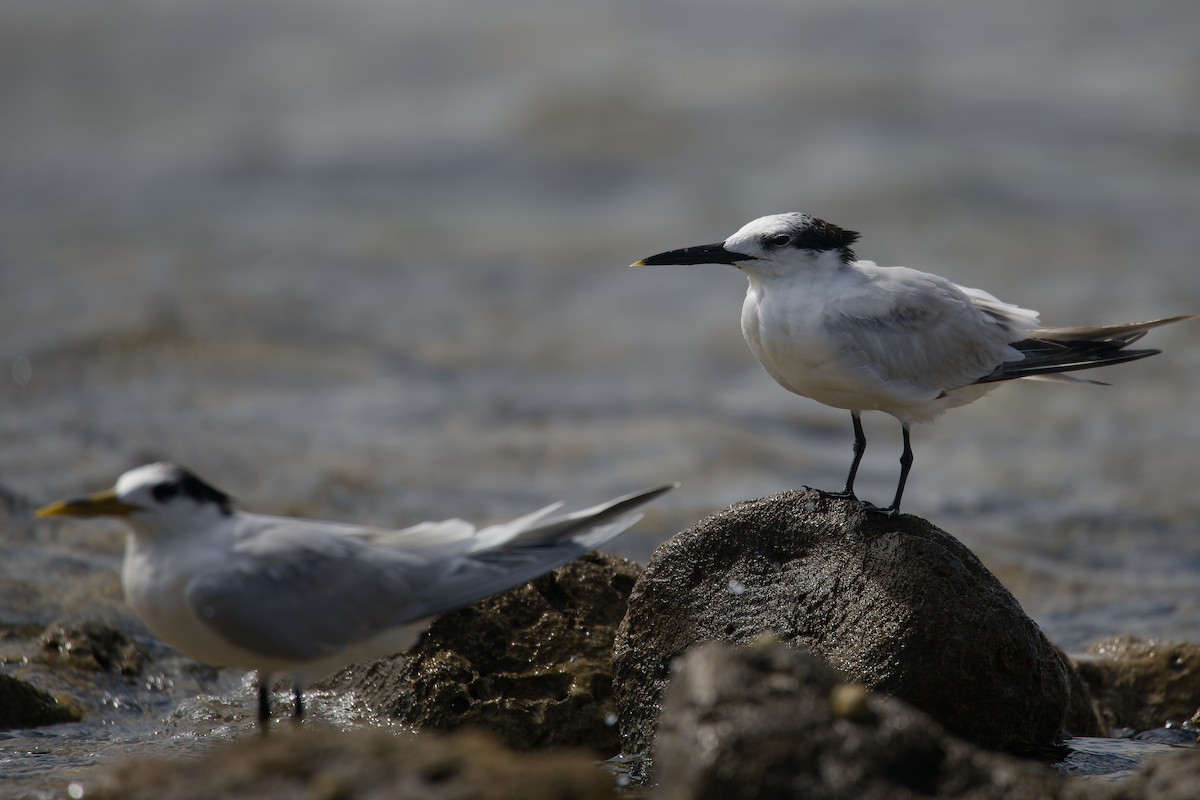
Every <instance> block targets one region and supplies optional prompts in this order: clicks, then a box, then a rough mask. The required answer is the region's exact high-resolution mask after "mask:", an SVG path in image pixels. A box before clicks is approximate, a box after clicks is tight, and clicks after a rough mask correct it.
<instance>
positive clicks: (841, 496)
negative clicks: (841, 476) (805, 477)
mask: <svg viewBox="0 0 1200 800" xmlns="http://www.w3.org/2000/svg"><path fill="white" fill-rule="evenodd" d="M813 491H814V492H816V493H817V494H819V495H821V497H826V498H828V499H830V500H857V499H858V495H856V494H855V493H854V492H853V491H852V490H847V489H842V490H841V491H840V492H830V491H826V490H825V489H813Z"/></svg>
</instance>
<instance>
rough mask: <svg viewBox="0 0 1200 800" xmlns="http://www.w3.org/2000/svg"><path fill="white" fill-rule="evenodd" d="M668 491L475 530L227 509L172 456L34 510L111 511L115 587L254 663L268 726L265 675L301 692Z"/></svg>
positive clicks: (154, 624) (403, 642) (191, 652)
mask: <svg viewBox="0 0 1200 800" xmlns="http://www.w3.org/2000/svg"><path fill="white" fill-rule="evenodd" d="M672 488H674V486H673V485H672V486H661V487H658V488H655V489H649V490H647V491H643V492H638V493H636V494H630V495H626V496H624V497H619V498H617V499H615V500H610V501H608V502H607V503H602V504H600V505H598V506H594V507H592V508H588V509H585V510H583V511H576V512H574V513H572V514H564V515H558V516H552V514H553V512H554V511H555V510H557V508H558V507H559V505H560V504H556V505H551V506H547V507H546V508H543V509H542V510H540V511H537V512H534V513H533V514H529V515H527V516H524V517H521V518H519V519H516V520H514V521H512V522H508V523H505V524H501V525H493V526H491V527H486V528H482V529H479V530H477V529H476V528H475V526H473V525H471V524H470V523H468V522H464V521H463V520H459V519H451V520H447V521H444V522H425V523H421V524H419V525H415V526H413V527H410V528H404V529H402V530H384V529H381V528H368V527H360V526H356V525H347V524H342V523H336V522H321V521H317V520H309V519H299V518H294V517H272V516H264V515H261V514H248V513H243V512H239V511H236V510H234V508H233V505H232V502H231V500H230V497H229V496H228V495H226V494H225V493H224V492H222V491H221V490H219V489H216V488H214V487H212V486H210V485H209V484H208V483H205V482H204V481H203V480H201V479H200V478H198V477H196V476H195V475H193V474H192V473H191V472H188V471H187V470H185V469H183V468H182V467H179V466H177V465H175V464H167V463H158V464H148V465H146V466H142V467H138V468H137V469H134V470H130V471H129V472H126V473H125V474H123V475H121V476H120V478H119V479H118V480H117V484H116V486H115V487H114V488H113V489H112V490H110V491H107V492H102V493H100V494H95V495H92V496H90V497H85V498H82V499H78V500H66V501H62V502H59V503H54V504H51V505H48V506H46V507H44V508H42V509H39V510H38V512H37V516H39V517H62V516H69V517H117V518H120V519H122V520H124V521H125V523H126V524H127V525H128V526H129V528H130V535H129V537H128V540H127V545H126V550H125V562H124V567H123V569H122V574H121V582H122V585H123V586H124V589H125V597H126V599H127V600H128V602H129V604H130V606H131V607H132V608H133V610H134V612H135V613H136V614H137V615H138V617H139V618H140V619H141V620H142V622H144V623H145V624H146V627H147V628H149V629H150V631H151V633H153V634H154V635H155V636H157V637H158V638H159V639H162V640H163V641H164V642H166V643H167V644H169V645H171V646H172V647H174V648H175V649H176V650H178V651H179V652H181V653H183V654H184V655H186V656H188V657H190V658H193V659H195V660H197V661H202V662H204V663H206V664H210V665H212V666H218V667H237V668H241V669H247V670H257V672H258V675H257V680H258V702H259V705H258V718H259V722H260V724H261V726H262V730H263V732H264V733H265V732H266V730H267V725H268V720H269V717H270V707H269V694H268V691H269V686H270V680H271V677H272V676H274V675H280V674H287V675H290V676H291V678H292V681H293V685H294V687H295V712H294V716H295V717H296V718H297V719H298V718H299V717H300V716H301V715H302V714H303V708H304V706H303V688H304V687H305V686H306V685H307V684H308V683H311V682H312V681H314V680H317V679H319V678H322V677H324V676H325V675H328V674H329V673H331V672H333V671H335V670H337V669H339V668H341V667H343V666H346V665H348V664H352V663H355V662H358V661H363V660H366V659H372V658H379V657H381V656H385V655H390V654H393V653H398V652H400V651H402V650H404V649H406V648H407V647H409V646H410V645H411V644H412V643H413V642H414V641H415V639H416V636H417V635H418V634H419V633H420V631H421V630H422V628H423V627H424V626H423V624H421V623H424V622H426V621H427V620H428V619H429V618H430V617H432V616H434V615H436V614H442V613H445V612H447V611H453V610H455V609H458V608H462V607H463V606H466V605H469V604H471V603H473V602H475V601H477V600H481V599H483V598H485V597H489V596H491V595H494V594H497V593H499V592H503V591H505V590H507V589H511V588H513V587H514V586H519V585H520V584H522V583H525V582H526V581H529V580H532V579H534V578H537V577H538V576H540V575H542V574H544V573H546V572H549V571H550V570H552V569H554V568H556V567H559V566H561V565H563V564H565V563H567V562H568V561H572V560H574V559H576V558H578V557H579V556H582V555H584V554H585V553H587V552H589V551H591V550H594V549H595V548H597V547H599V546H601V545H602V544H604V543H605V542H607V541H609V540H611V539H613V538H614V537H616V536H617V535H618V534H620V533H621V532H622V531H624V530H625V529H626V528H628V527H630V526H631V525H633V524H634V523H635V522H637V521H638V520H639V519H640V518H641V516H642V515H641V513H640V512H638V511H636V510H635V509H637V508H638V507H639V506H641V505H643V504H644V503H647V502H649V501H650V500H653V499H654V498H656V497H658V496H659V495H661V494H663V493H664V492H667V491H669V490H670V489H672Z"/></svg>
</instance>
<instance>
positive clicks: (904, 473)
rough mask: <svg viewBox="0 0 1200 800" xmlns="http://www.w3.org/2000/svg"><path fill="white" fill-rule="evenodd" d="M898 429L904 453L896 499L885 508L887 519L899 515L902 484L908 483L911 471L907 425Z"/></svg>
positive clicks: (911, 456)
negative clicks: (902, 437)
mask: <svg viewBox="0 0 1200 800" xmlns="http://www.w3.org/2000/svg"><path fill="white" fill-rule="evenodd" d="M900 428H901V430H903V431H904V452H903V453H901V454H900V483H899V484H898V485H897V486H896V499H894V500H892V504H891V505H890V506H888V507H887V515H888V516H889V517H894V516H896V515H897V514H899V513H900V498H901V497H903V496H904V484H905V483H906V482H907V481H908V471H909V470H910V469H912V463H913V451H912V445H911V444H910V443H909V441H908V424H907V423H904V422H902V423H900Z"/></svg>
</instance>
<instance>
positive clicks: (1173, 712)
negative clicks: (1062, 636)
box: [1075, 636, 1200, 731]
mask: <svg viewBox="0 0 1200 800" xmlns="http://www.w3.org/2000/svg"><path fill="white" fill-rule="evenodd" d="M1088 653H1089V655H1090V657H1089V658H1083V659H1079V660H1077V661H1076V663H1075V668H1076V669H1077V670H1078V671H1079V675H1080V677H1081V678H1082V679H1083V682H1084V683H1085V684H1087V687H1088V689H1089V690H1090V692H1091V694H1092V697H1093V698H1094V699H1095V701H1096V704H1097V705H1098V707H1099V709H1100V714H1101V716H1102V718H1103V719H1104V723H1105V724H1106V725H1107V726H1108V727H1109V728H1126V729H1133V730H1135V731H1142V730H1146V729H1148V728H1158V727H1159V726H1161V725H1163V724H1165V723H1168V722H1170V723H1174V724H1178V723H1182V722H1184V721H1186V720H1188V719H1189V718H1191V717H1192V716H1193V715H1194V714H1200V644H1193V643H1185V642H1171V641H1156V640H1143V639H1139V638H1137V637H1135V636H1114V637H1111V638H1108V639H1102V640H1100V641H1099V642H1096V643H1095V644H1094V645H1092V646H1091V647H1090V648H1088Z"/></svg>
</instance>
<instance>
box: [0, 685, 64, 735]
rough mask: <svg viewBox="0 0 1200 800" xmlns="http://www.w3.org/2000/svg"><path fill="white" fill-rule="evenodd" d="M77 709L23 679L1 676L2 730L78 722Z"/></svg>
mask: <svg viewBox="0 0 1200 800" xmlns="http://www.w3.org/2000/svg"><path fill="white" fill-rule="evenodd" d="M79 718H80V714H79V712H78V711H77V710H75V709H73V708H71V707H70V706H67V705H65V704H63V703H60V702H59V701H58V700H56V699H55V698H54V697H53V696H51V695H49V694H47V693H46V692H43V691H42V690H41V689H38V688H37V687H35V686H30V685H29V684H28V683H26V682H25V681H23V680H20V679H19V678H14V677H13V676H11V675H2V674H0V730H11V729H13V728H40V727H41V726H43V725H57V724H59V723H62V722H78V721H79Z"/></svg>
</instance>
